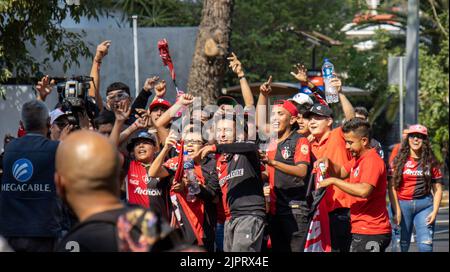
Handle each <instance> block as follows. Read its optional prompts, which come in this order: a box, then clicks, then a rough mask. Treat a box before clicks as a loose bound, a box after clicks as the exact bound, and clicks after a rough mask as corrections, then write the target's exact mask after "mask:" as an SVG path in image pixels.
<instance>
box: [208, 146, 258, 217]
mask: <svg viewBox="0 0 450 272" xmlns="http://www.w3.org/2000/svg"><path fill="white" fill-rule="evenodd" d="M215 153H216V154H219V155H220V154H222V155H220V156H219V158H218V160H217V165H218V169H217V170H218V176H219V184H220V186H221V189H222V194H223V196H224V197H225V199H226V202H225V203H223V204H224V208H225V215H226V216H227V217H228V218H229V217H230V215H231V217H233V218H236V217H239V216H246V215H256V216H260V217H262V218H264V217H265V214H266V210H265V200H264V193H263V185H264V182H263V180H262V175H261V164H260V160H259V155H258V146H257V145H256V144H254V143H233V144H218V145H216V152H215Z"/></svg>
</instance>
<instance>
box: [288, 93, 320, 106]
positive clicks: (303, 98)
mask: <svg viewBox="0 0 450 272" xmlns="http://www.w3.org/2000/svg"><path fill="white" fill-rule="evenodd" d="M289 100H292V101H295V102H297V103H298V104H305V103H308V104H311V105H312V104H314V102H313V100H312V99H311V97H309V95H307V94H304V93H298V94H296V95H294V96H293V97H292V98H290V99H289Z"/></svg>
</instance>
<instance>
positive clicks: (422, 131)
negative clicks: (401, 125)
mask: <svg viewBox="0 0 450 272" xmlns="http://www.w3.org/2000/svg"><path fill="white" fill-rule="evenodd" d="M412 133H420V134H423V135H426V136H428V130H427V128H426V127H425V126H422V125H419V124H417V125H412V126H409V128H408V134H412Z"/></svg>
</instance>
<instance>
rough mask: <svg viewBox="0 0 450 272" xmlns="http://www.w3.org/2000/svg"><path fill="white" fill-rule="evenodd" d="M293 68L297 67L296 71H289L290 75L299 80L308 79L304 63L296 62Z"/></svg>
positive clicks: (304, 80)
mask: <svg viewBox="0 0 450 272" xmlns="http://www.w3.org/2000/svg"><path fill="white" fill-rule="evenodd" d="M294 68H295V69H297V72H291V75H292V76H293V77H295V78H296V79H297V80H298V81H300V82H306V81H308V75H307V71H308V70H307V69H306V67H305V65H303V64H300V63H297V64H295V65H294Z"/></svg>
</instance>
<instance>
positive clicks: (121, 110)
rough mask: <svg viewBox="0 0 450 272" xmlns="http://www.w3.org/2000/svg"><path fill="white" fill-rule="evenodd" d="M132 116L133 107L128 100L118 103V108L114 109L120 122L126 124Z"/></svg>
mask: <svg viewBox="0 0 450 272" xmlns="http://www.w3.org/2000/svg"><path fill="white" fill-rule="evenodd" d="M130 114H131V106H130V102H129V101H128V100H122V101H120V102H119V103H118V105H117V107H116V108H115V109H114V115H115V116H116V120H117V121H118V122H122V123H123V122H125V121H126V120H127V119H128V118H129V117H130Z"/></svg>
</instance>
